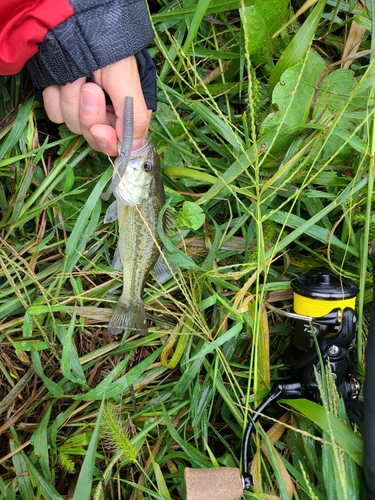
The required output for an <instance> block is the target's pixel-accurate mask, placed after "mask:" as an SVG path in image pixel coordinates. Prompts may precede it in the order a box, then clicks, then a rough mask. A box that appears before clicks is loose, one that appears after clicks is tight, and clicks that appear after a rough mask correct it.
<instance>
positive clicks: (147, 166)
mask: <svg viewBox="0 0 375 500" xmlns="http://www.w3.org/2000/svg"><path fill="white" fill-rule="evenodd" d="M143 170H144V171H145V172H151V170H152V163H151V162H150V161H145V162H144V164H143Z"/></svg>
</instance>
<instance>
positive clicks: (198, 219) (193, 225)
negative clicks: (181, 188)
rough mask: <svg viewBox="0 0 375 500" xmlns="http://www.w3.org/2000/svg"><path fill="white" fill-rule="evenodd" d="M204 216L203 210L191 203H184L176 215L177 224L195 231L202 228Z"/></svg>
mask: <svg viewBox="0 0 375 500" xmlns="http://www.w3.org/2000/svg"><path fill="white" fill-rule="evenodd" d="M205 219H206V216H205V214H204V212H203V209H202V208H201V207H200V206H199V205H197V204H196V203H193V202H191V201H184V203H183V205H182V210H181V211H180V212H179V213H178V215H177V222H178V224H179V225H180V226H185V227H188V228H189V229H194V230H195V231H196V230H197V229H199V228H200V227H202V226H203V224H204V221H205Z"/></svg>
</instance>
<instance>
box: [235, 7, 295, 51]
mask: <svg viewBox="0 0 375 500" xmlns="http://www.w3.org/2000/svg"><path fill="white" fill-rule="evenodd" d="M288 6H289V1H288V0H274V1H272V2H270V1H265V0H255V3H254V5H250V6H248V7H244V8H241V9H240V15H241V21H242V24H243V29H244V33H245V40H246V50H247V52H248V54H250V56H256V55H262V56H267V57H268V56H269V55H271V54H274V45H275V42H276V40H277V39H276V38H273V35H274V33H276V31H277V30H278V29H279V28H281V26H282V25H283V23H284V21H285V19H286V15H287V13H288Z"/></svg>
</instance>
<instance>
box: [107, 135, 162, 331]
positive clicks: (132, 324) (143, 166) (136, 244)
mask: <svg viewBox="0 0 375 500" xmlns="http://www.w3.org/2000/svg"><path fill="white" fill-rule="evenodd" d="M113 194H114V196H115V198H116V201H115V202H114V203H112V205H111V206H110V207H109V208H108V210H107V213H106V216H105V219H104V221H105V222H111V221H113V220H115V219H117V220H118V231H119V236H118V246H117V250H116V252H115V258H114V263H113V265H114V267H119V264H120V265H121V266H122V269H123V288H122V293H121V296H120V298H119V300H118V302H117V304H116V307H115V310H114V312H113V314H112V317H111V319H110V321H109V324H108V333H110V334H112V335H119V334H121V333H123V332H124V333H126V332H129V331H131V330H137V331H139V332H147V322H146V315H145V309H144V304H143V300H142V297H143V290H144V286H145V283H146V280H147V277H148V275H149V272H150V270H151V269H152V267H153V266H154V265H155V263H156V261H157V260H158V257H159V254H160V245H161V240H160V237H159V235H158V231H157V225H158V218H159V213H160V211H161V209H162V207H163V205H164V203H165V193H164V185H163V181H162V174H161V168H160V161H159V156H158V154H157V152H156V150H155V148H154V146H153V145H152V142H151V141H150V140H148V141H146V143H145V145H144V146H143V147H142V148H141V149H139V150H137V151H133V152H132V154H131V156H130V160H129V162H128V164H127V165H126V168H125V169H124V173H123V175H122V177H121V180H119V181H118V182H117V183H115V184H114V186H113ZM116 261H117V262H116Z"/></svg>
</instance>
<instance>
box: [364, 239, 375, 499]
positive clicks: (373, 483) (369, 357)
mask: <svg viewBox="0 0 375 500" xmlns="http://www.w3.org/2000/svg"><path fill="white" fill-rule="evenodd" d="M374 244H375V242H374V241H373V242H372V245H371V247H370V257H371V262H372V283H373V298H372V307H371V317H370V326H369V332H368V338H367V346H366V372H365V382H364V387H363V396H364V418H363V476H364V477H363V481H362V485H363V487H362V499H363V500H375V427H374V417H375V397H374V394H375V289H374V284H375V246H374Z"/></svg>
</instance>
